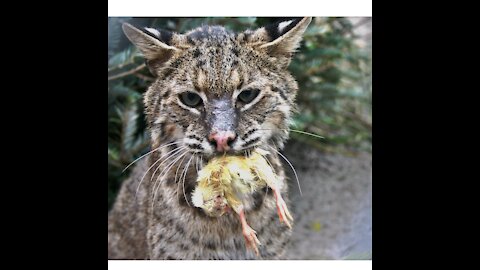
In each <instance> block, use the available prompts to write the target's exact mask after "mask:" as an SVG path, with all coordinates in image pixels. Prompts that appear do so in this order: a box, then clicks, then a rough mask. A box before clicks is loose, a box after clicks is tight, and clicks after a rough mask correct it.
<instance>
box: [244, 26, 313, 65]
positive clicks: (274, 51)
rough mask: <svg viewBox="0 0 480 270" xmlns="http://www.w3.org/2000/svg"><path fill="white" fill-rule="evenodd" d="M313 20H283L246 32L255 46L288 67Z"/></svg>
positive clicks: (249, 40)
mask: <svg viewBox="0 0 480 270" xmlns="http://www.w3.org/2000/svg"><path fill="white" fill-rule="evenodd" d="M311 21H312V18H311V17H304V18H298V19H292V20H288V21H282V22H278V23H275V24H272V25H269V26H266V27H262V28H260V29H258V30H256V31H255V32H253V33H246V36H248V37H247V39H248V42H249V43H251V44H252V45H253V46H254V47H256V48H257V49H258V50H261V51H265V52H266V53H267V54H268V55H270V56H272V57H275V58H277V59H278V60H279V64H281V65H283V66H284V67H286V66H288V64H289V63H290V58H291V57H292V55H293V53H294V52H295V50H296V49H297V48H298V47H299V46H300V41H301V40H302V36H303V33H304V32H305V30H306V29H307V27H308V25H309V24H310V22H311Z"/></svg>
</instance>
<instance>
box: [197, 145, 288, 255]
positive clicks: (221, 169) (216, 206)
mask: <svg viewBox="0 0 480 270" xmlns="http://www.w3.org/2000/svg"><path fill="white" fill-rule="evenodd" d="M267 154H269V152H267V151H265V150H263V149H256V150H254V151H252V154H251V155H250V156H248V157H245V156H220V157H215V158H212V159H211V160H210V161H209V162H208V164H207V165H206V166H205V167H204V168H202V170H201V171H200V172H199V175H198V178H197V183H198V184H197V187H196V188H195V190H194V191H193V193H192V202H193V204H194V205H195V206H196V207H200V208H202V209H203V210H204V211H205V213H206V214H207V215H210V216H213V217H219V216H222V215H223V214H225V213H227V212H229V210H230V208H231V209H233V210H234V211H235V213H237V214H238V216H239V218H240V222H241V224H242V233H243V236H244V237H245V241H246V245H247V248H251V249H253V250H254V251H255V253H256V254H257V255H258V254H259V251H258V248H257V244H258V245H261V243H260V241H259V240H258V238H257V236H256V232H255V230H253V229H252V228H251V227H250V226H249V225H248V223H247V220H246V216H245V210H244V205H243V203H242V201H244V200H245V199H247V198H248V195H250V194H252V193H253V192H255V191H257V190H259V189H261V188H264V187H265V186H268V187H270V189H272V191H273V193H274V196H275V199H276V203H277V211H278V215H279V218H280V221H281V222H284V223H285V224H286V225H287V226H288V227H289V228H290V229H291V225H290V221H293V217H292V215H291V214H290V212H289V211H288V208H287V205H286V203H285V201H284V200H283V198H282V196H281V194H280V189H281V187H282V186H281V185H282V184H283V183H282V182H280V181H278V177H277V175H276V174H275V173H274V171H273V169H272V167H271V166H270V164H269V163H268V161H267V160H266V158H265V155H267Z"/></svg>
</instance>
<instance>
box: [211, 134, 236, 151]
mask: <svg viewBox="0 0 480 270" xmlns="http://www.w3.org/2000/svg"><path fill="white" fill-rule="evenodd" d="M235 137H236V135H235V133H233V132H231V131H214V132H212V133H211V134H210V135H209V136H208V140H209V141H210V142H212V143H213V144H215V145H216V146H217V151H218V152H225V151H228V150H230V145H229V144H230V143H231V142H233V140H235Z"/></svg>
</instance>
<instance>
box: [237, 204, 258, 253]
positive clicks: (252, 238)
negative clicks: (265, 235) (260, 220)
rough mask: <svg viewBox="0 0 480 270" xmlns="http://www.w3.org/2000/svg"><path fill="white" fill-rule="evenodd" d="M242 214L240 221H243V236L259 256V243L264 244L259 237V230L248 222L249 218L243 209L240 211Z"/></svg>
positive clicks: (248, 245)
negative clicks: (254, 228)
mask: <svg viewBox="0 0 480 270" xmlns="http://www.w3.org/2000/svg"><path fill="white" fill-rule="evenodd" d="M239 216H240V222H241V223H242V234H243V237H244V238H245V243H246V246H247V249H248V248H251V249H253V250H254V251H255V254H256V255H257V256H260V252H259V251H258V247H257V244H258V245H262V244H261V243H260V241H259V240H258V238H257V232H256V231H254V230H253V229H252V227H250V226H249V225H248V224H247V219H246V218H245V212H244V211H243V210H241V211H240V213H239Z"/></svg>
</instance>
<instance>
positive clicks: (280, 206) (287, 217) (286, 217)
mask: <svg viewBox="0 0 480 270" xmlns="http://www.w3.org/2000/svg"><path fill="white" fill-rule="evenodd" d="M273 194H274V195H275V199H276V201H277V212H278V217H279V219H280V222H283V223H285V224H286V225H287V226H288V228H290V229H292V225H291V224H290V221H292V222H293V217H292V215H291V214H290V211H288V208H287V204H286V203H285V201H284V200H283V198H282V195H280V192H279V191H278V190H277V189H274V190H273Z"/></svg>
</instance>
